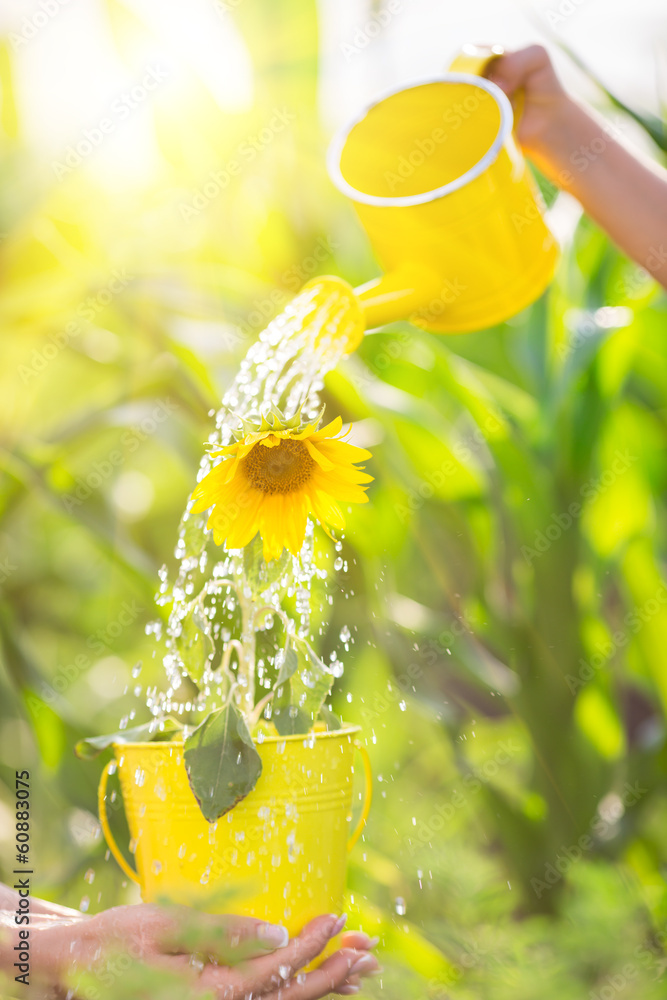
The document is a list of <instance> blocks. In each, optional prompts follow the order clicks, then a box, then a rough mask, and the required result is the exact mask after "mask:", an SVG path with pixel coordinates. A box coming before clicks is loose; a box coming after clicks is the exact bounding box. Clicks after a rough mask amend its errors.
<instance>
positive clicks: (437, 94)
mask: <svg viewBox="0 0 667 1000" xmlns="http://www.w3.org/2000/svg"><path fill="white" fill-rule="evenodd" d="M501 52H502V49H500V47H498V46H494V47H493V48H490V49H487V50H484V49H479V48H473V47H470V46H469V47H466V49H464V51H463V52H462V54H461V55H460V56H459V57H457V59H455V60H454V62H453V63H452V69H454V70H456V72H449V73H447V74H445V75H443V76H442V77H439V78H437V79H432V80H428V81H426V82H424V83H419V84H416V85H415V86H412V87H408V88H401V89H400V90H395V91H392V92H391V93H389V94H386V95H385V96H384V97H383V98H381V99H380V100H379V101H377V102H375V103H373V104H372V105H370V106H369V107H367V108H366V109H365V110H364V112H363V113H362V114H361V115H359V116H358V117H357V118H356V119H355V120H354V121H353V122H352V123H351V124H350V125H348V126H346V128H344V129H343V130H342V131H341V132H340V133H339V134H338V135H337V136H336V137H335V138H334V140H333V142H332V144H331V147H330V150H329V157H328V165H329V172H330V174H331V178H332V180H333V182H334V184H336V186H337V187H338V189H339V190H340V191H342V192H343V194H345V195H347V197H348V198H350V199H351V200H352V202H353V203H354V207H355V209H356V212H357V214H358V216H359V219H360V221H361V223H362V225H363V227H364V229H365V230H366V232H367V234H368V237H369V239H370V242H371V244H372V246H373V248H374V250H375V253H376V256H377V259H378V261H379V263H380V264H381V266H382V267H383V268H384V270H385V274H384V275H383V276H382V277H381V278H377V279H375V280H373V281H370V282H368V283H367V284H365V285H362V286H361V287H359V288H357V289H355V292H356V294H357V297H358V299H359V301H360V302H361V305H362V307H363V309H364V312H365V325H366V327H367V328H372V327H375V326H380V325H382V324H384V323H388V322H392V321H394V320H397V319H402V318H410V319H411V320H412V321H413V322H414V323H416V324H418V325H419V326H424V327H426V328H427V329H430V330H434V331H437V332H440V333H459V332H465V331H469V330H479V329H483V328H485V327H489V326H492V325H494V324H496V323H500V322H502V321H503V320H506V319H508V318H509V317H511V316H513V315H515V314H516V313H517V312H519V311H520V310H521V309H523V308H525V307H526V306H527V305H529V304H530V303H531V302H533V301H534V300H535V299H536V298H537V297H538V296H539V295H540V294H541V293H542V292H543V291H544V289H545V288H546V286H547V285H548V283H549V281H550V280H551V277H552V275H553V271H554V268H555V265H556V261H557V259H558V247H557V244H556V241H555V238H554V236H553V234H552V233H551V232H550V230H549V229H548V228H547V225H546V223H545V221H544V218H543V216H542V211H541V208H540V206H539V201H540V199H539V194H538V192H537V189H536V186H535V184H534V183H533V181H532V178H531V177H530V174H529V171H528V168H527V165H526V162H525V160H524V158H523V156H522V154H521V152H520V150H519V148H518V146H517V144H516V141H515V139H514V136H513V132H512V125H513V112H512V106H511V104H510V102H509V100H508V98H507V97H506V95H505V94H504V93H503V91H502V90H501V89H500V88H499V87H497V86H496V85H495V84H494V83H491V82H490V81H489V80H486V79H484V78H482V77H481V76H476V75H473V74H478V73H482V72H483V71H484V70H485V68H487V67H488V65H489V64H490V62H491V61H493V59H495V58H497V56H498V55H499V54H501ZM459 70H464V72H460V71H459ZM356 346H358V343H350V349H353V348H354V347H356Z"/></svg>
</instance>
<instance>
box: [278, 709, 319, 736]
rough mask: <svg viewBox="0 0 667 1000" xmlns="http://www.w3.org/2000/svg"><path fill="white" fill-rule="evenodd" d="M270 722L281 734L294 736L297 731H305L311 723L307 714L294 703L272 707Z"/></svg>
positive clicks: (308, 729)
mask: <svg viewBox="0 0 667 1000" xmlns="http://www.w3.org/2000/svg"><path fill="white" fill-rule="evenodd" d="M271 722H272V723H273V724H274V726H275V727H276V729H277V730H278V733H279V734H280V735H281V736H296V735H297V734H298V733H307V732H309V731H310V728H311V726H312V724H313V723H312V719H311V718H310V716H309V715H307V714H306V713H305V712H302V711H301V709H300V708H297V707H296V705H290V704H288V703H286V704H281V705H278V706H276V707H275V708H274V710H273V713H272V715H271Z"/></svg>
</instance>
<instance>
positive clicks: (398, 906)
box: [394, 896, 406, 917]
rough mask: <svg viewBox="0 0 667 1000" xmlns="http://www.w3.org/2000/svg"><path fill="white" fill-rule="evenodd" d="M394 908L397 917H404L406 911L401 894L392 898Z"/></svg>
mask: <svg viewBox="0 0 667 1000" xmlns="http://www.w3.org/2000/svg"><path fill="white" fill-rule="evenodd" d="M394 908H395V910H396V912H397V913H398V915H399V917H404V916H405V913H406V906H405V900H404V899H403V897H402V896H397V897H396V899H395V900H394Z"/></svg>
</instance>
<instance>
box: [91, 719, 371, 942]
mask: <svg viewBox="0 0 667 1000" xmlns="http://www.w3.org/2000/svg"><path fill="white" fill-rule="evenodd" d="M358 732H359V728H358V727H348V728H345V729H343V730H340V731H339V732H326V733H311V734H309V735H308V736H288V737H273V736H269V737H266V739H265V740H264V741H263V742H262V743H258V744H257V750H258V752H259V754H260V757H261V758H262V774H261V775H260V778H259V781H258V782H257V785H256V787H255V788H254V789H253V791H252V792H250V794H249V795H247V796H246V797H245V798H244V799H242V800H241V802H239V803H238V805H236V806H235V807H234V808H233V809H232V810H231V811H230V812H228V813H226V814H225V815H224V816H221V817H220V819H218V820H217V822H215V823H212V824H209V823H208V822H207V821H206V820H205V819H204V817H203V816H202V814H201V812H200V810H199V806H198V804H197V801H196V799H195V797H194V795H193V793H192V790H191V788H190V785H189V783H188V778H187V774H186V771H185V765H184V762H183V744H182V743H176V742H174V743H126V744H115V745H114V754H115V758H116V760H115V762H114V761H110V762H109V764H107V766H106V768H105V769H104V772H103V774H102V778H101V781H100V786H99V812H100V822H101V824H102V829H103V831H104V835H105V837H106V840H107V844H108V845H109V848H110V850H111V852H112V854H113V856H114V857H115V859H116V861H117V862H118V864H119V865H120V867H121V868H122V869H123V871H124V872H125V874H126V875H127V876H128V877H129V878H131V879H133V880H134V881H135V882H137V883H138V884H139V885H140V886H141V896H142V899H143V900H144V902H155V901H157V900H158V899H168V900H170V901H172V902H175V903H181V904H184V905H196V906H199V907H200V908H202V909H205V910H208V911H209V912H212V913H222V912H232V913H240V914H242V915H245V916H252V917H259V918H261V919H263V920H268V921H270V922H273V923H279V924H284V925H285V926H286V927H287V928H288V930H289V932H290V935H292V934H297V933H298V932H299V931H300V930H301V929H302V928H303V926H304V924H306V923H307V922H308V921H309V920H310V919H312V918H313V917H315V916H318V915H319V914H323V913H337V912H340V909H341V905H342V902H343V894H344V890H345V873H346V864H347V852H348V851H349V850H350V849H351V848H352V846H353V845H354V843H355V842H356V840H357V838H358V837H359V836H360V834H361V831H362V829H363V827H364V824H365V822H366V818H367V816H368V812H369V809H370V802H371V783H372V775H371V771H370V764H369V761H368V755H367V753H366V751H365V749H364V748H363V747H362V746H361V745H360V744H359V743H358V742H357V740H356V739H355V737H356V734H357V733H358ZM355 750H358V751H359V753H360V754H361V757H362V761H363V766H364V772H365V777H366V787H365V793H364V802H363V806H362V810H361V815H360V818H359V820H358V822H357V825H356V828H355V830H354V832H353V833H352V835H351V836H350V832H349V824H350V814H351V808H352V785H353V777H354V754H355ZM114 765H115V766H116V767H117V768H118V774H119V778H120V785H121V790H122V793H123V800H124V805H125V813H126V816H127V821H128V825H129V828H130V836H131V838H132V839H131V849H132V851H133V852H134V856H135V862H136V868H137V870H136V872H135V871H134V870H133V869H132V867H131V866H130V865H129V864H128V862H127V861H126V860H125V858H124V857H123V855H122V853H121V852H120V850H119V849H118V846H117V844H116V842H115V840H114V837H113V835H112V833H111V830H110V828H109V822H108V817H107V794H106V788H107V781H108V777H109V773H110V772H111V771H113V770H114Z"/></svg>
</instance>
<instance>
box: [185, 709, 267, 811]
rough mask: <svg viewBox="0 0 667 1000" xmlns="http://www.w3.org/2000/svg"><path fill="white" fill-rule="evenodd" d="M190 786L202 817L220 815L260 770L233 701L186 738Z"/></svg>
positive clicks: (254, 781) (248, 787)
mask: <svg viewBox="0 0 667 1000" xmlns="http://www.w3.org/2000/svg"><path fill="white" fill-rule="evenodd" d="M185 767H186V770H187V773H188V780H189V782H190V787H191V788H192V791H193V792H194V795H195V798H196V799H197V802H198V803H199V808H200V809H201V811H202V813H203V815H204V817H205V819H207V820H208V822H209V823H213V822H215V820H216V819H218V817H219V816H223V815H224V814H225V813H226V812H229V810H230V809H233V807H234V806H235V805H236V803H237V802H240V801H241V799H243V798H245V796H246V795H247V794H248V792H251V791H252V790H253V788H254V787H255V785H256V784H257V779H258V778H259V776H260V774H261V773H262V761H261V759H260V756H259V754H258V753H257V750H256V749H255V744H254V743H253V741H252V736H251V735H250V733H249V731H248V727H247V725H246V723H245V719H244V718H243V716H242V715H241V713H240V712H239V710H238V708H237V707H236V705H234V704H229V705H226V706H225V707H224V708H220V709H218V711H217V712H212V713H211V714H210V715H209V716H207V718H206V719H204V721H203V722H202V724H201V725H200V726H198V727H197V729H195V731H194V732H193V733H191V735H190V736H188V738H187V739H186V741H185Z"/></svg>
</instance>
